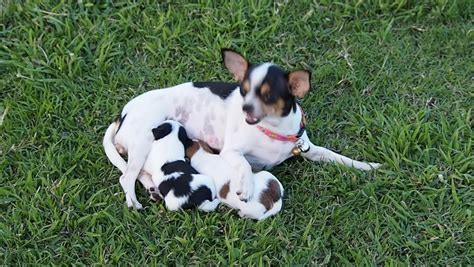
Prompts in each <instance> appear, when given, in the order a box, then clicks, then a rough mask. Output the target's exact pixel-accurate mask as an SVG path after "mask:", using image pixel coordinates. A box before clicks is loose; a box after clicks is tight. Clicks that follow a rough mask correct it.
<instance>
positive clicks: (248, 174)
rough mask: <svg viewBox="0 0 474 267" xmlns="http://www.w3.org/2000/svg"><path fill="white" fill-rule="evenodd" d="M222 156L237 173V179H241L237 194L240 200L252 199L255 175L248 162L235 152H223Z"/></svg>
mask: <svg viewBox="0 0 474 267" xmlns="http://www.w3.org/2000/svg"><path fill="white" fill-rule="evenodd" d="M220 155H221V157H222V158H223V159H224V160H225V161H227V163H229V164H230V166H232V167H233V168H234V169H235V171H236V172H237V174H236V177H238V178H239V183H238V185H237V186H238V187H237V190H236V192H237V195H239V199H240V200H242V201H247V200H249V199H251V198H252V194H253V182H252V177H253V173H252V167H251V166H250V164H249V163H248V161H247V160H246V159H245V157H244V156H243V155H242V154H241V153H239V152H237V151H234V150H225V151H222V152H221V153H220Z"/></svg>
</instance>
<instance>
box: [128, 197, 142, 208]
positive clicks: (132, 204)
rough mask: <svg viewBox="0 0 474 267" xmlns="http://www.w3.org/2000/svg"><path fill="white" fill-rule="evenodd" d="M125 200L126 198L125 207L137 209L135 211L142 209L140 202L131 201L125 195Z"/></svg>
mask: <svg viewBox="0 0 474 267" xmlns="http://www.w3.org/2000/svg"><path fill="white" fill-rule="evenodd" d="M126 198H127V207H129V208H135V209H137V210H141V209H143V205H142V204H141V203H140V202H138V200H136V199H135V200H133V199H132V198H131V197H129V196H128V195H127V197H126Z"/></svg>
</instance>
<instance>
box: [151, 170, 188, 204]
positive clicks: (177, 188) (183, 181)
mask: <svg viewBox="0 0 474 267" xmlns="http://www.w3.org/2000/svg"><path fill="white" fill-rule="evenodd" d="M192 180H193V176H192V175H191V174H189V173H184V174H181V175H180V176H179V177H176V178H170V179H168V180H165V181H163V182H161V184H160V185H159V186H158V190H160V193H161V195H162V196H163V198H164V197H165V196H166V195H167V194H168V193H169V191H171V190H173V192H174V195H175V196H176V197H184V196H189V195H190V194H191V186H190V183H191V181H192Z"/></svg>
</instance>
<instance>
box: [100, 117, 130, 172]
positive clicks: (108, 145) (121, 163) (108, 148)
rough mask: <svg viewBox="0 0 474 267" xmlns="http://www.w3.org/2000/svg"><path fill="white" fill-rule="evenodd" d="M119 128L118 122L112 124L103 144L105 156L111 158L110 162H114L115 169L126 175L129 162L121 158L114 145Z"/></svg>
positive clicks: (106, 132)
mask: <svg viewBox="0 0 474 267" xmlns="http://www.w3.org/2000/svg"><path fill="white" fill-rule="evenodd" d="M117 126H118V124H117V123H116V122H113V123H112V124H110V126H109V128H107V131H105V135H104V140H103V141H102V144H103V145H104V150H105V154H106V155H107V158H109V160H110V162H112V164H113V165H114V166H115V167H117V168H118V169H119V170H120V171H121V172H122V173H124V172H125V170H126V169H127V162H126V161H125V160H124V159H123V158H122V156H120V154H119V153H118V151H117V149H116V148H115V145H114V138H115V134H116V133H117Z"/></svg>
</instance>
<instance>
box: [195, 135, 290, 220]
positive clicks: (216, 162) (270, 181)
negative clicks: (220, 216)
mask: <svg viewBox="0 0 474 267" xmlns="http://www.w3.org/2000/svg"><path fill="white" fill-rule="evenodd" d="M209 152H211V151H210V149H209V148H208V147H207V145H206V144H205V143H203V142H197V141H194V143H193V145H192V146H190V147H188V148H187V149H186V156H187V157H188V158H189V159H190V161H191V165H192V166H193V167H194V168H196V170H198V171H199V172H201V171H202V172H205V173H207V175H209V176H210V177H212V179H213V180H214V184H215V185H216V189H217V191H218V192H219V194H218V197H219V200H220V201H222V202H223V203H225V204H226V205H227V206H229V207H231V208H233V209H236V210H238V211H239V216H240V217H245V218H250V219H255V220H263V219H266V218H268V217H270V216H272V215H275V214H277V213H278V212H279V211H280V210H281V207H282V202H283V201H282V197H283V186H282V185H281V183H280V181H278V179H277V178H276V177H275V176H273V175H272V174H271V173H269V172H267V171H260V172H258V173H255V174H254V175H253V177H252V182H253V192H252V197H251V198H250V199H248V200H247V201H242V200H240V198H239V196H238V195H237V190H238V186H237V183H236V182H238V180H237V179H235V172H234V171H233V169H232V168H231V166H229V164H228V163H227V162H226V161H225V160H223V159H222V157H219V156H218V155H214V154H211V153H209Z"/></svg>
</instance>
